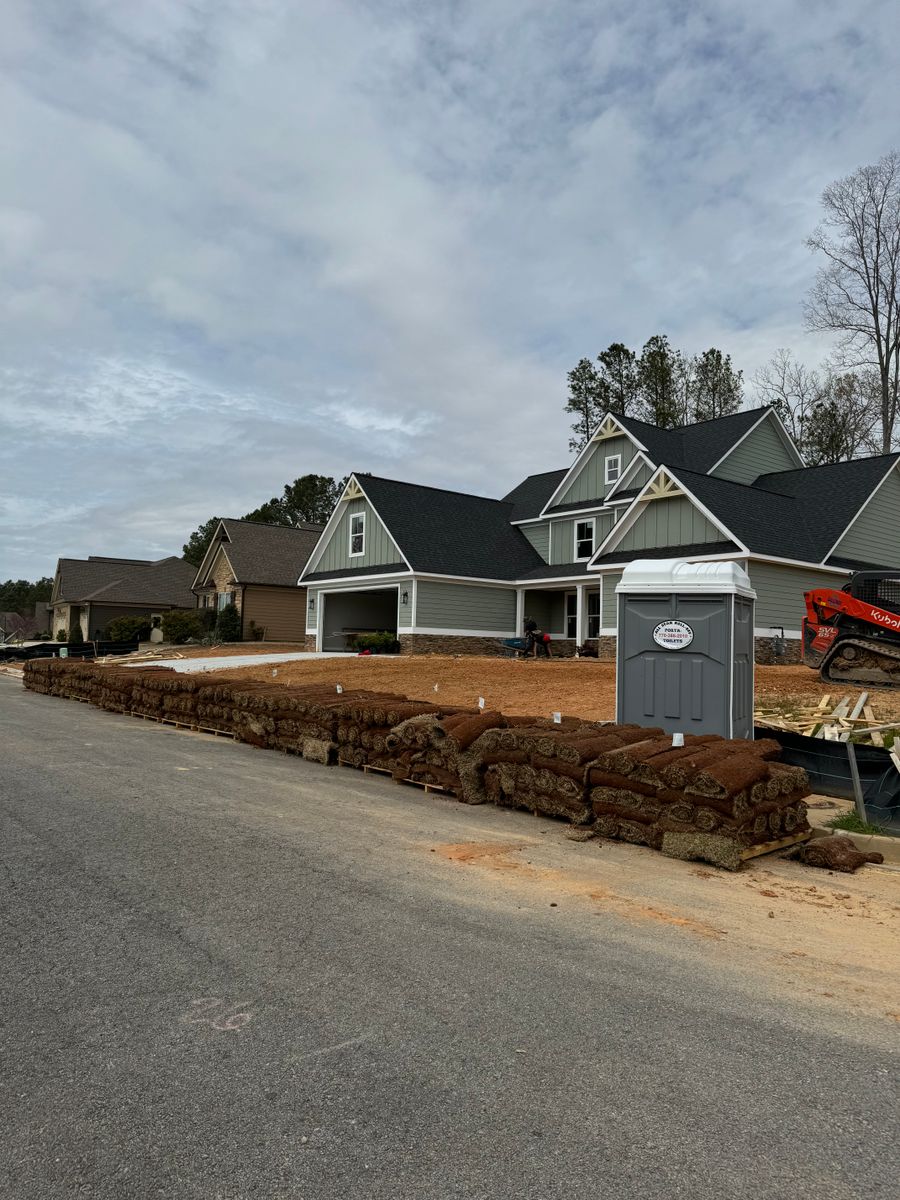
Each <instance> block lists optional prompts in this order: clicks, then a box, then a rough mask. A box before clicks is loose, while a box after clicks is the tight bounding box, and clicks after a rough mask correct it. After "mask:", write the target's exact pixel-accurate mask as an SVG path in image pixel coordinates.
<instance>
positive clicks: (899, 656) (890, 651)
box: [819, 638, 900, 688]
mask: <svg viewBox="0 0 900 1200" xmlns="http://www.w3.org/2000/svg"><path fill="white" fill-rule="evenodd" d="M844 646H857V647H858V648H859V649H860V650H864V651H865V652H866V653H867V654H872V655H874V656H875V657H876V658H889V659H890V660H891V661H892V662H896V663H897V665H898V666H900V647H894V646H890V645H885V643H884V642H877V641H875V640H871V641H870V640H869V639H867V638H840V639H838V641H837V642H835V644H834V645H833V646H832V648H831V650H830V651H829V652H828V657H827V658H826V659H825V661H824V662H823V663H822V666H821V667H820V669H819V674H820V675H821V677H822V678H823V679H824V680H825V682H826V683H851V684H855V685H856V686H858V687H866V688H872V687H882V688H897V687H900V678H898V679H896V680H893V679H890V678H887V679H885V681H884V682H883V683H874V682H873V681H872V680H870V679H854V678H853V674H852V672H847V673H845V674H843V675H832V674H831V670H830V668H831V664H832V662H833V661H834V659H835V658H836V657H837V653H838V651H839V650H841V649H843V647H844ZM862 669H863V670H872V668H871V667H864V668H862ZM876 669H878V668H877V666H876Z"/></svg>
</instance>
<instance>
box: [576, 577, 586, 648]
mask: <svg viewBox="0 0 900 1200" xmlns="http://www.w3.org/2000/svg"><path fill="white" fill-rule="evenodd" d="M584 592H585V585H584V584H583V583H579V584H578V586H577V587H576V588H575V645H576V646H583V645H584V642H585V637H584V622H585V603H584Z"/></svg>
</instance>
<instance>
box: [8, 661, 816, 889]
mask: <svg viewBox="0 0 900 1200" xmlns="http://www.w3.org/2000/svg"><path fill="white" fill-rule="evenodd" d="M25 684H26V687H28V688H30V689H31V690H32V691H36V692H41V693H43V694H45V695H54V696H61V697H66V698H70V699H76V700H82V701H86V702H89V703H92V704H96V705H98V706H99V707H101V708H104V709H107V710H109V711H112V712H118V713H128V714H131V715H133V716H140V717H144V718H149V719H152V720H157V721H164V722H167V723H169V724H173V725H176V726H181V727H185V728H190V729H199V730H205V731H207V732H210V733H218V734H225V735H228V736H232V737H234V738H236V739H237V740H238V741H241V742H246V743H248V744H250V745H253V746H258V747H261V748H268V749H276V750H282V751H286V752H290V753H295V754H300V755H302V756H303V757H304V758H306V759H309V760H310V761H313V762H318V763H323V764H330V763H341V764H344V765H346V766H352V767H357V768H362V769H364V770H369V771H377V772H381V773H384V774H390V775H391V777H392V778H393V779H395V780H396V781H397V782H402V783H413V784H417V785H419V786H420V787H423V788H426V789H427V790H440V791H444V792H446V793H448V794H451V795H454V796H456V797H457V798H458V799H459V800H461V801H463V802H464V803H466V804H483V803H488V802H490V803H494V804H498V805H502V806H506V807H512V808H524V809H528V810H530V811H531V812H533V813H538V814H542V815H545V816H555V817H561V818H563V819H564V820H566V821H568V822H570V824H571V825H573V826H576V827H578V828H579V829H584V830H586V831H587V830H590V831H592V832H594V833H596V834H599V835H600V836H602V837H608V838H617V839H621V840H624V841H628V842H634V843H638V844H641V845H646V846H650V847H652V848H653V849H656V850H661V851H662V852H663V853H668V854H672V855H675V856H677V857H679V858H699V859H702V860H703V861H706V862H712V863H714V864H716V865H720V866H724V867H727V868H729V869H732V870H734V869H736V868H737V867H739V866H740V865H741V863H742V862H743V861H745V860H746V859H747V858H749V857H752V856H754V855H756V854H759V853H764V852H766V851H768V850H770V849H773V848H776V847H778V848H781V847H784V846H787V845H791V844H794V843H797V842H799V841H801V840H804V839H806V838H809V837H810V836H811V831H810V828H809V824H808V822H807V819H806V805H805V804H804V802H803V800H804V797H805V796H807V795H808V794H809V790H810V789H809V780H808V777H807V775H806V772H805V771H803V770H802V769H800V768H798V767H791V766H787V765H785V764H783V763H780V762H778V761H777V759H778V755H779V752H780V747H779V745H778V743H777V742H776V741H774V740H770V739H762V740H759V741H756V742H747V741H729V740H726V739H724V738H721V737H718V736H716V735H710V736H706V737H699V736H692V735H686V736H685V737H684V744H683V745H680V746H678V747H673V745H672V738H671V736H669V735H666V734H664V733H663V732H662V730H660V729H644V728H641V727H639V726H629V725H613V724H603V723H598V722H592V721H583V720H581V719H580V718H576V717H561V718H560V719H559V721H555V720H553V719H551V718H546V719H536V718H533V717H507V716H504V715H503V714H502V713H500V712H496V711H494V712H491V711H487V710H485V709H482V708H480V707H479V708H460V707H452V706H446V705H438V704H435V703H432V702H430V701H424V700H409V699H407V698H405V697H403V696H395V695H392V694H389V693H382V692H373V691H350V690H344V691H342V692H338V691H336V690H335V688H334V686H333V685H331V686H327V685H324V684H312V685H290V684H278V683H275V682H273V681H272V680H270V679H267V680H236V679H234V678H233V677H232V676H231V675H229V674H227V673H207V674H203V675H185V674H179V673H176V672H174V671H171V670H169V669H167V668H164V667H153V666H148V667H146V668H126V669H122V668H121V667H120V666H119V665H118V664H115V665H109V666H105V665H98V664H92V663H80V662H71V661H67V660H59V659H37V660H35V661H33V662H29V663H27V664H26V667H25Z"/></svg>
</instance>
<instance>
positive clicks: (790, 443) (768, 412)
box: [706, 408, 806, 475]
mask: <svg viewBox="0 0 900 1200" xmlns="http://www.w3.org/2000/svg"><path fill="white" fill-rule="evenodd" d="M769 417H774V418H775V420H776V422H777V424H778V427H779V429H778V432H779V433H780V434H781V437H782V441H785V442H786V444H787V447H788V448H789V449H790V450H791V451H792V452H793V454H794V457H795V458H796V459H797V461H798V462H799V464H800V466H801V467H805V466H806V461H805V459H804V458H803V455H802V454H801V453H800V451H799V450H798V449H797V447H796V446H795V445H794V439H793V438H792V437H791V435H790V434H789V433H788V431H787V427H786V425H785V423H784V421H782V419H781V417H779V415H778V413H777V412H776V411H775V409H774V408H766V409H764V411H763V413H762V415H761V416H760V418H759V420H758V421H754V423H753V424H752V425H751V426H750V428H749V429H748V430H747V432H746V433H742V434H741V436H740V437H739V438H738V440H737V441H736V442H735V443H734V445H733V446H732V447H731V449H730V450H726V451H725V453H724V454H723V455H722V457H721V458H720V459H719V460H718V462H714V463H713V465H712V466H711V467H710V468H709V470H708V471H707V472H706V474H707V475H712V473H713V471H714V470H715V469H716V467H720V466H721V465H722V463H723V462H725V461H726V459H728V458H730V457H731V455H732V454H734V452H735V450H737V448H738V446H740V445H741V443H742V442H743V441H744V440H745V439H746V438H748V437H749V436H750V434H751V433H753V431H754V430H755V429H759V427H760V425H762V423H763V421H765V420H767V419H768V418H769ZM762 473H763V474H764V475H765V474H766V472H765V471H763V472H762ZM776 473H777V472H776Z"/></svg>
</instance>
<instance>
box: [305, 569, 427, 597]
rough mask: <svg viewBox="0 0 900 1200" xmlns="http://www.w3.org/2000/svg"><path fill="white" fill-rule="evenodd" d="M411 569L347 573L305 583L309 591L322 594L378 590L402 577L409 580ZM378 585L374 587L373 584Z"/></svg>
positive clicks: (382, 589)
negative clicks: (373, 572) (381, 573)
mask: <svg viewBox="0 0 900 1200" xmlns="http://www.w3.org/2000/svg"><path fill="white" fill-rule="evenodd" d="M409 577H410V572H409V571H391V572H389V573H388V574H386V575H345V576H343V577H341V576H337V577H335V576H333V575H332V576H331V577H330V578H329V579H313V580H311V581H310V582H308V583H306V584H304V585H303V586H305V587H306V588H307V589H308V590H309V591H313V590H315V591H316V592H319V593H322V594H330V593H332V592H352V591H378V592H383V591H385V590H386V588H385V585H386V584H387V585H390V584H391V583H392V582H397V581H398V580H400V579H405V580H407V581H408V580H409ZM373 583H374V584H376V585H377V586H376V587H374V588H373V587H372V584H373Z"/></svg>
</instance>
